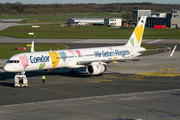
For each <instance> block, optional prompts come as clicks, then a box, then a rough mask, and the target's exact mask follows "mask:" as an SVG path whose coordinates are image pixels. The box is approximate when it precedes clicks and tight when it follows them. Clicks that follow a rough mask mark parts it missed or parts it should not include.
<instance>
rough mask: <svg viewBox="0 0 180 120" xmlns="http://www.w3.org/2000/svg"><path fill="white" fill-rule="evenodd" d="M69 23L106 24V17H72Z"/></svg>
mask: <svg viewBox="0 0 180 120" xmlns="http://www.w3.org/2000/svg"><path fill="white" fill-rule="evenodd" d="M68 24H77V25H89V24H102V25H103V24H104V18H86V17H85V18H70V19H68Z"/></svg>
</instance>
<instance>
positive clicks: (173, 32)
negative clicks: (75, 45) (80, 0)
mask: <svg viewBox="0 0 180 120" xmlns="http://www.w3.org/2000/svg"><path fill="white" fill-rule="evenodd" d="M39 26H40V28H32V26H31V25H25V26H14V27H10V28H8V29H5V30H3V31H1V32H0V36H8V37H15V38H47V39H48V38H49V39H129V37H130V35H131V34H132V32H133V30H134V29H114V28H108V27H105V26H77V27H76V28H71V27H64V28H63V27H61V26H60V25H59V24H41V25H39ZM29 32H34V33H35V35H33V36H30V35H28V33H29ZM179 33H180V29H152V28H146V29H145V32H144V37H143V39H180V34H179Z"/></svg>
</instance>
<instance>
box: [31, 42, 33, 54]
mask: <svg viewBox="0 0 180 120" xmlns="http://www.w3.org/2000/svg"><path fill="white" fill-rule="evenodd" d="M31 52H34V41H32V45H31Z"/></svg>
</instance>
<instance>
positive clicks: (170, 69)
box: [161, 68, 178, 71]
mask: <svg viewBox="0 0 180 120" xmlns="http://www.w3.org/2000/svg"><path fill="white" fill-rule="evenodd" d="M177 70H178V69H173V68H169V69H161V71H177Z"/></svg>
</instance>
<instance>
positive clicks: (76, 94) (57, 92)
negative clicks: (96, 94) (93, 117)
mask: <svg viewBox="0 0 180 120" xmlns="http://www.w3.org/2000/svg"><path fill="white" fill-rule="evenodd" d="M29 87H33V88H37V89H41V90H47V91H51V92H56V93H62V94H67V95H72V96H76V97H86V96H83V95H78V94H73V93H68V92H62V91H57V90H52V89H47V88H41V87H36V86H32V85H29Z"/></svg>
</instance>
